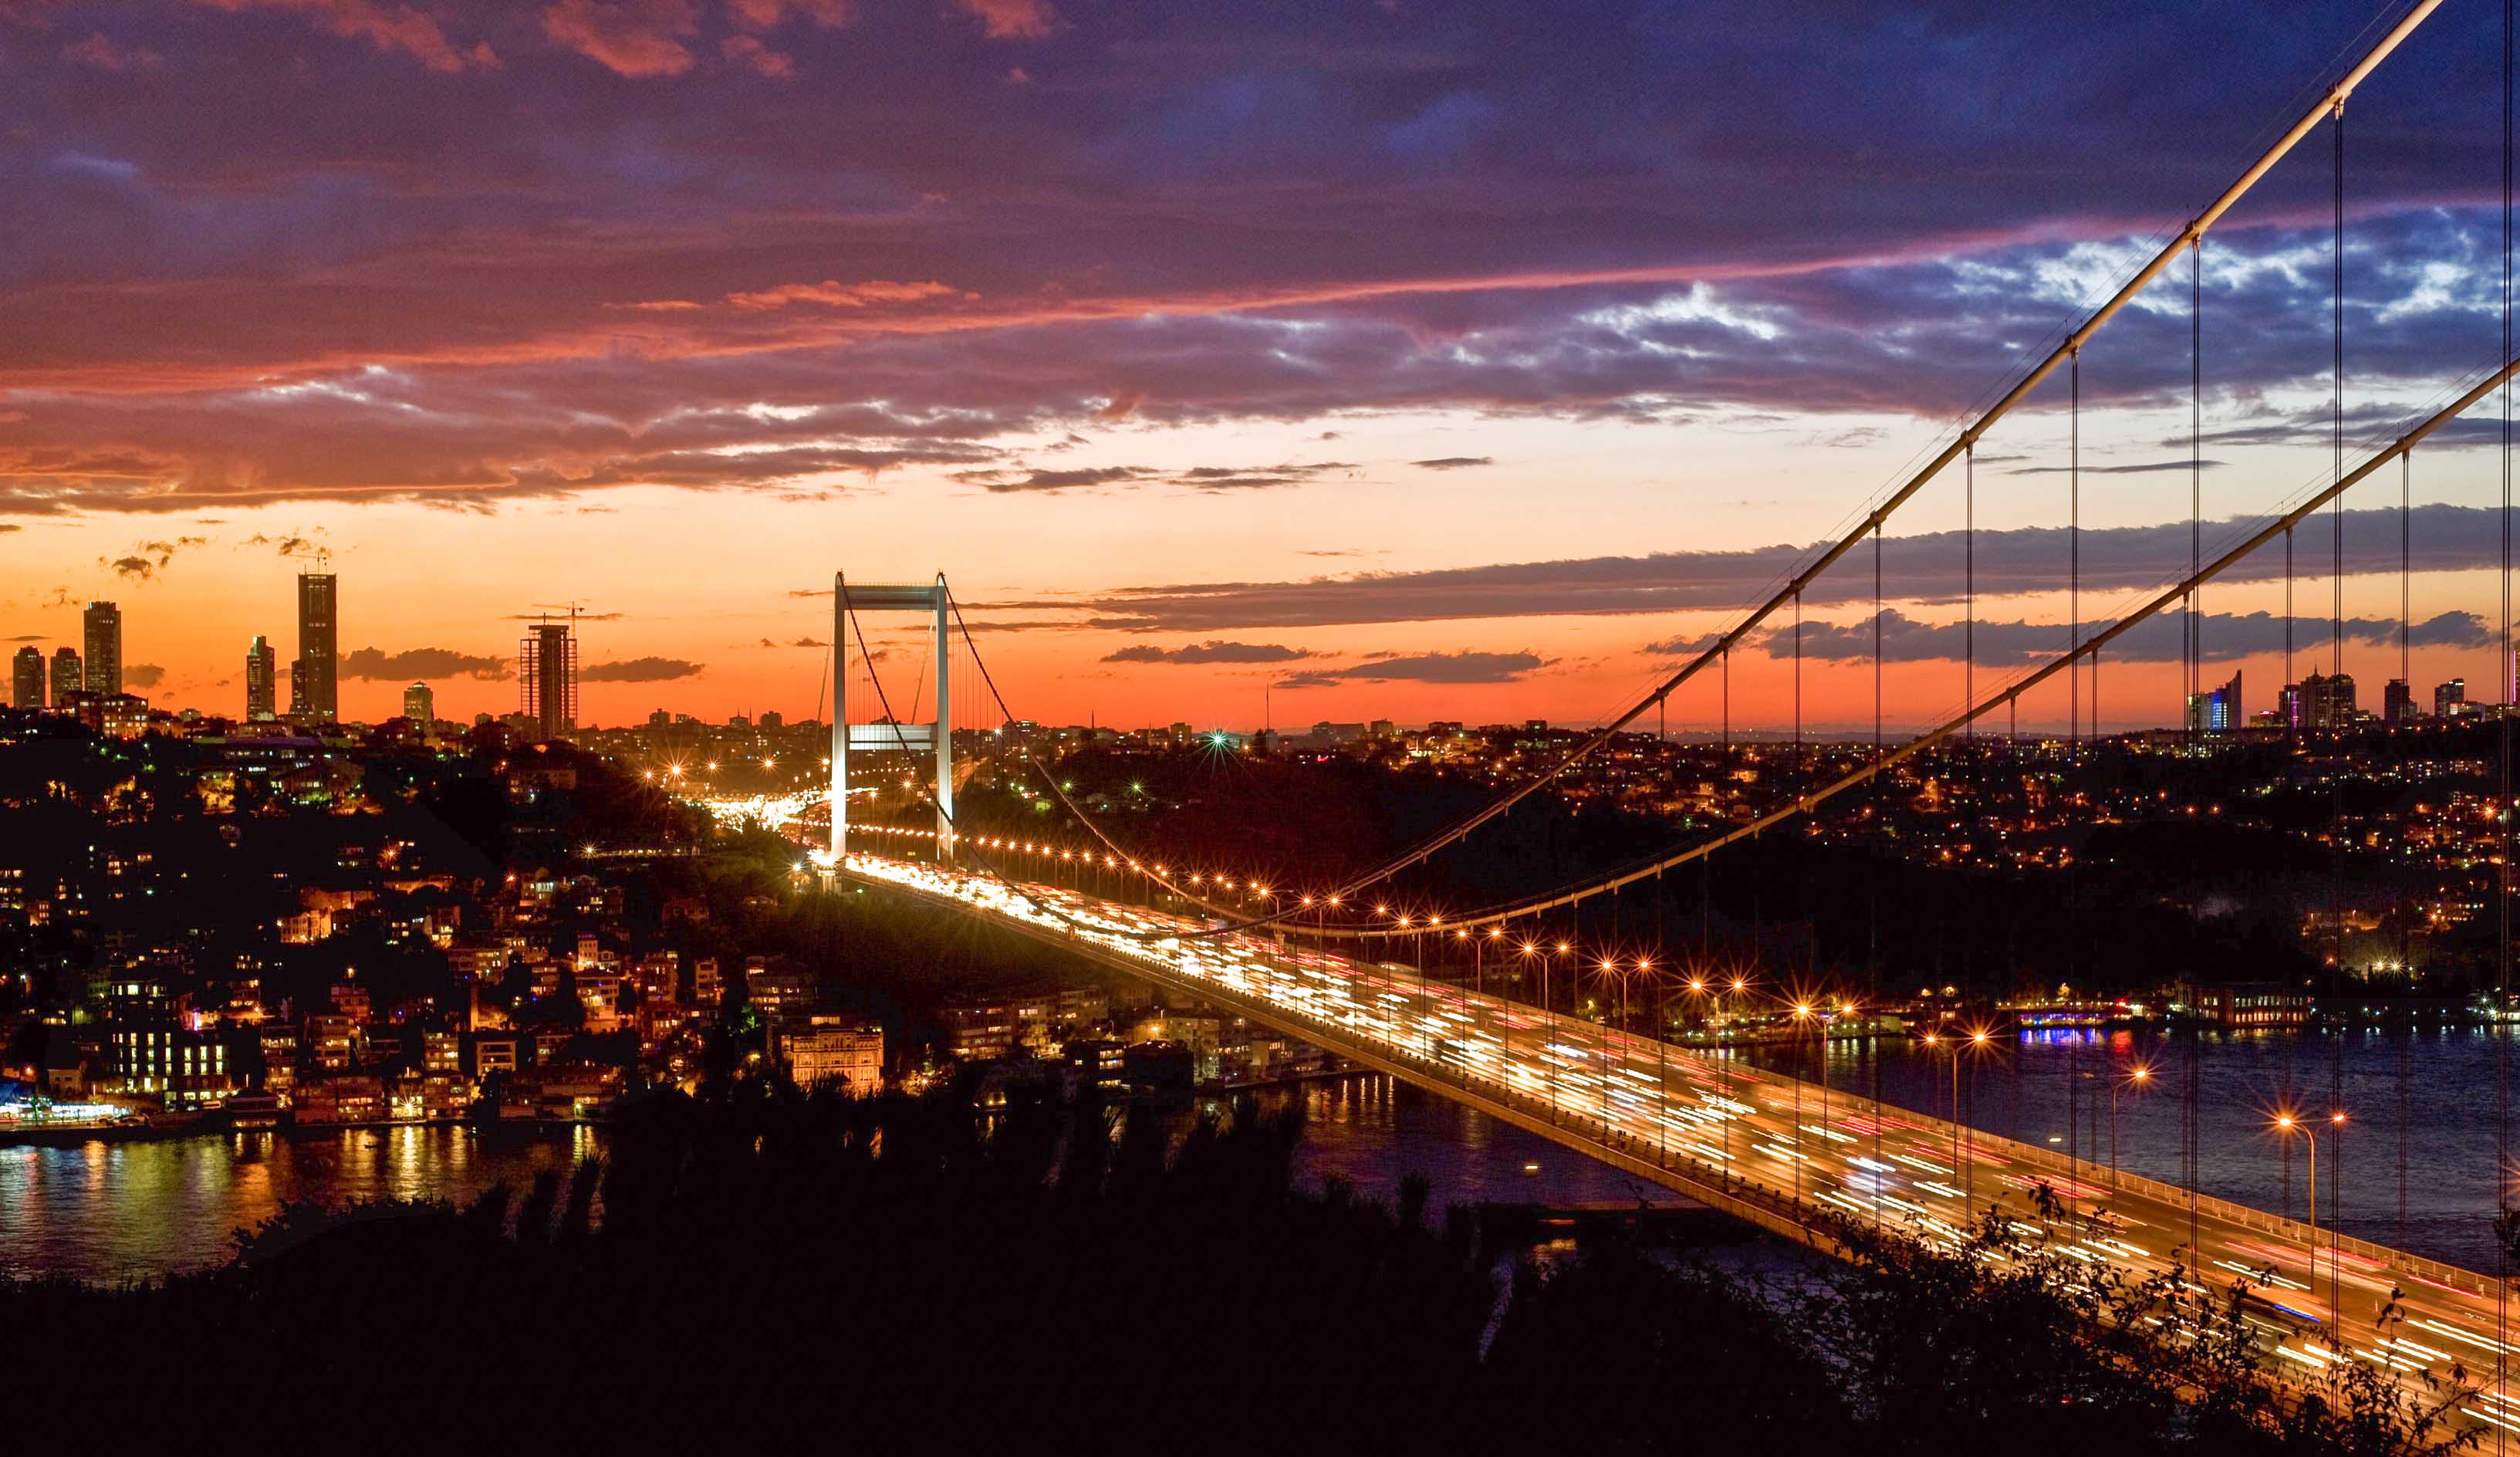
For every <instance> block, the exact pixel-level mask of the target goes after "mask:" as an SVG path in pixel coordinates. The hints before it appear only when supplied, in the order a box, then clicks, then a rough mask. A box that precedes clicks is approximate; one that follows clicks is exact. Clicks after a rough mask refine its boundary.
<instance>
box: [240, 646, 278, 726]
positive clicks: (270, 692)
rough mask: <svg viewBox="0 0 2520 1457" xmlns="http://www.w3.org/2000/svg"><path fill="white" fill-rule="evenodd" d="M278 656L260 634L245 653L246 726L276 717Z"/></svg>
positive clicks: (266, 721)
mask: <svg viewBox="0 0 2520 1457" xmlns="http://www.w3.org/2000/svg"><path fill="white" fill-rule="evenodd" d="M279 691H280V655H279V654H278V653H276V652H274V651H272V647H271V640H270V639H269V638H266V637H264V636H263V635H262V634H261V633H258V632H257V633H255V634H254V635H253V641H252V642H250V643H248V644H247V645H246V650H245V716H246V721H247V722H248V723H269V722H270V721H271V720H273V719H275V718H277V717H279V716H280V698H279Z"/></svg>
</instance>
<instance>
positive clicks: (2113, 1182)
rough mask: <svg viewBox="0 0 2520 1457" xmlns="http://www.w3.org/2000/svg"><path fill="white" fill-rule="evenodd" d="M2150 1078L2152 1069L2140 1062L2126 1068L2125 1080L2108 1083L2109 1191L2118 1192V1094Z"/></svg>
mask: <svg viewBox="0 0 2520 1457" xmlns="http://www.w3.org/2000/svg"><path fill="white" fill-rule="evenodd" d="M2151 1080H2152V1070H2151V1069H2150V1068H2148V1067H2145V1066H2144V1065H2143V1064H2141V1063H2138V1064H2136V1065H2135V1066H2134V1067H2133V1068H2131V1069H2129V1070H2127V1075H2126V1080H2125V1081H2123V1082H2113V1083H2110V1084H2109V1192H2110V1193H2111V1194H2115V1193H2117V1192H2118V1094H2119V1093H2121V1092H2123V1091H2125V1090H2126V1089H2127V1088H2129V1087H2137V1088H2140V1087H2142V1086H2143V1085H2144V1084H2145V1083H2147V1082H2149V1081H2151Z"/></svg>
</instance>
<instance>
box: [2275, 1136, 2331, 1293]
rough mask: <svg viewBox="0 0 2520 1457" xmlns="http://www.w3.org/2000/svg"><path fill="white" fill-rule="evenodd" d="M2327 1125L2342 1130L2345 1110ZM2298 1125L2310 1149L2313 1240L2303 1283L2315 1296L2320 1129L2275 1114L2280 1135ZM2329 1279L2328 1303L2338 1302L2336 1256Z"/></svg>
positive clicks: (2311, 1230) (2316, 1289) (2329, 1270)
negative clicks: (2308, 1276) (2308, 1270)
mask: <svg viewBox="0 0 2520 1457" xmlns="http://www.w3.org/2000/svg"><path fill="white" fill-rule="evenodd" d="M2327 1125H2328V1127H2329V1128H2330V1129H2332V1130H2334V1131H2336V1132H2338V1133H2342V1132H2343V1131H2344V1127H2345V1113H2344V1110H2342V1109H2338V1110H2336V1111H2333V1112H2331V1113H2329V1114H2328V1116H2327ZM2295 1129H2299V1130H2300V1131H2301V1135H2302V1141H2303V1142H2304V1143H2305V1144H2306V1145H2308V1147H2309V1149H2310V1244H2309V1247H2308V1252H2309V1255H2310V1278H2309V1279H2308V1280H2306V1281H2304V1282H2303V1283H2304V1284H2305V1285H2306V1286H2308V1287H2309V1289H2310V1292H2311V1294H2312V1295H2314V1296H2316V1295H2317V1294H2318V1128H2317V1127H2315V1126H2313V1125H2312V1124H2309V1123H2306V1122H2304V1121H2302V1120H2301V1119H2299V1118H2296V1117H2294V1116H2292V1115H2291V1114H2288V1113H2278V1114H2276V1115H2275V1133H2276V1135H2277V1136H2278V1137H2284V1138H2289V1137H2291V1136H2292V1133H2293V1130H2295ZM2327 1283H2328V1296H2327V1298H2328V1303H2329V1305H2331V1306H2333V1305H2334V1304H2335V1303H2336V1284H2337V1271H2336V1268H2335V1261H2333V1260H2330V1261H2329V1262H2328V1276H2327Z"/></svg>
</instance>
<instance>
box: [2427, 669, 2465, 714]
mask: <svg viewBox="0 0 2520 1457" xmlns="http://www.w3.org/2000/svg"><path fill="white" fill-rule="evenodd" d="M2466 711H2467V680H2466V679H2465V678H2453V679H2451V680H2450V681H2449V682H2447V683H2436V684H2434V685H2433V716H2434V717H2435V718H2456V717H2457V716H2458V715H2459V714H2461V713H2464V712H2466Z"/></svg>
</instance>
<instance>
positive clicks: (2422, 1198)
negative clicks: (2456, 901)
mask: <svg viewBox="0 0 2520 1457" xmlns="http://www.w3.org/2000/svg"><path fill="white" fill-rule="evenodd" d="M2190 1045H2191V1044H2189V1043H2187V1042H2186V1041H2184V1040H2183V1039H2166V1038H2161V1037H2158V1036H2153V1035H2149V1034H2138V1033H2133V1032H2123V1031H2119V1032H2099V1031H2048V1032H2034V1033H2025V1034H2023V1035H2022V1036H2021V1037H2020V1038H2018V1039H2017V1040H2012V1041H2008V1042H2003V1043H2000V1044H1994V1045H1991V1046H1990V1047H1989V1048H1987V1049H1985V1050H1984V1051H1982V1052H1979V1053H1975V1054H1963V1056H1962V1058H1961V1062H1960V1089H1959V1095H1960V1112H1961V1115H1962V1118H1963V1121H1965V1122H1967V1123H1968V1124H1970V1125H1971V1126H1973V1127H1977V1128H1982V1129H1985V1130H1987V1131H1989V1132H1993V1133H2001V1134H2003V1135H2004V1136H2006V1137H2009V1138H2014V1139H2018V1140H2019V1141H2021V1142H2024V1143H2033V1144H2044V1145H2047V1146H2048V1147H2049V1148H2053V1149H2055V1150H2057V1151H2058V1152H2072V1153H2074V1154H2076V1155H2077V1156H2079V1157H2081V1158H2083V1159H2086V1160H2089V1161H2091V1166H2092V1168H2093V1172H2094V1174H2095V1175H2105V1173H2106V1171H2107V1169H2108V1166H2109V1158H2110V1141H2111V1131H2112V1116H2111V1109H2110V1090H2111V1089H2112V1088H2115V1089H2117V1090H2118V1091H2117V1097H2116V1112H2115V1120H2114V1129H2115V1135H2116V1148H2117V1160H2118V1165H2119V1167H2121V1168H2123V1169H2124V1170H2126V1171H2128V1172H2130V1173H2139V1174H2145V1175H2148V1176H2150V1177H2152V1178H2156V1179H2162V1180H2166V1181H2169V1182H2172V1183H2183V1182H2184V1180H2183V1177H2182V1170H2181V1166H2180V1164H2181V1159H2180V1152H2181V1149H2182V1148H2183V1138H2182V1132H2181V1124H2182V1121H2183V1118H2182V1115H2183V1108H2184V1104H2185V1098H2186V1087H2187V1057H2188V1048H2189V1046H2190ZM2193 1045H2194V1046H2195V1048H2196V1049H2197V1053H2196V1058H2195V1072H2196V1106H2197V1116H2198V1123H2199V1126H2200V1127H2201V1129H2202V1133H2203V1138H2202V1145H2201V1146H2202V1148H2203V1151H2204V1152H2203V1157H2202V1159H2201V1160H2200V1161H2199V1164H2198V1167H2199V1176H2198V1179H2197V1183H2198V1185H2199V1186H2200V1188H2201V1190H2202V1192H2204V1193H2206V1194H2210V1195H2214V1196H2217V1197H2220V1198H2223V1199H2228V1200H2231V1201H2234V1202H2236V1203H2240V1204H2245V1205H2249V1206H2251V1207H2256V1208H2261V1209H2266V1210H2269V1211H2272V1212H2275V1213H2289V1214H2290V1215H2291V1216H2292V1217H2294V1218H2296V1219H2299V1218H2304V1217H2306V1216H2307V1215H2308V1214H2309V1212H2310V1188H2309V1184H2310V1178H2309V1174H2310V1151H2309V1149H2308V1147H2307V1139H2306V1137H2305V1135H2304V1133H2302V1132H2300V1131H2295V1132H2294V1133H2292V1134H2291V1135H2290V1136H2289V1137H2286V1136H2283V1135H2280V1134H2279V1133H2278V1132H2277V1131H2276V1128H2275V1125H2274V1119H2275V1116H2276V1114H2277V1113H2278V1112H2279V1111H2288V1112H2290V1113H2292V1114H2293V1115H2294V1116H2296V1117H2298V1118H2301V1119H2302V1120H2304V1122H2305V1124H2306V1125H2307V1126H2311V1127H2316V1128H2318V1130H2319V1143H2318V1222H2319V1227H2320V1228H2322V1229H2324V1228H2329V1227H2334V1228H2336V1229H2339V1230H2342V1231H2343V1232H2345V1233H2347V1234H2350V1235H2359V1236H2361V1237H2362V1238H2363V1239H2367V1240H2375V1241H2378V1242H2379V1243H2381V1244H2385V1245H2392V1246H2396V1247H2398V1248H2400V1249H2404V1250H2407V1251H2409V1252H2414V1253H2417V1254H2426V1255H2430V1256H2432V1257H2434V1258H2436V1259H2444V1260H2449V1261H2452V1262H2453V1263H2456V1264H2460V1265H2464V1266H2466V1267H2467V1268H2469V1269H2482V1270H2492V1269H2494V1268H2495V1266H2496V1256H2495V1247H2494V1234H2493V1214H2494V1208H2495V1178H2494V1166H2495V1162H2496V1159H2497V1150H2498V1145H2499V1142H2500V1140H2499V1123H2500V1118H2499V1116H2498V1108H2499V1107H2500V1100H2499V1098H2498V1094H2497V1087H2498V1069H2497V1064H2498V1061H2499V1059H2498V1056H2497V1054H2498V1050H2503V1051H2507V1052H2508V1053H2509V1054H2510V1059H2511V1062H2512V1065H2513V1066H2512V1070H2513V1072H2514V1073H2515V1075H2520V1046H2515V1045H2513V1043H2512V1040H2511V1039H2510V1037H2509V1036H2508V1035H2507V1034H2506V1035H2504V1036H2501V1037H2498V1036H2497V1035H2496V1034H2495V1033H2492V1032H2487V1031H2482V1030H2450V1031H2419V1032H2416V1033H2413V1034H2411V1035H2408V1034H2403V1033H2397V1032H2349V1033H2345V1034H2343V1035H2341V1036H2333V1035H2309V1034H2301V1033H2289V1032H2259V1033H2236V1034H2230V1035H2209V1036H2207V1037H2204V1038H2202V1039H2201V1040H2199V1041H2198V1042H2196V1043H2194V1044H2193ZM1815 1051H1816V1049H1814V1048H1812V1047H1810V1046H1803V1047H1800V1048H1777V1047H1772V1048H1764V1049H1760V1050H1758V1051H1757V1052H1756V1053H1755V1054H1754V1055H1753V1058H1752V1060H1753V1061H1754V1062H1756V1063H1757V1064H1758V1065H1759V1066H1761V1067H1764V1068H1770V1069H1774V1070H1778V1071H1791V1070H1795V1069H1796V1068H1797V1067H1798V1068H1799V1069H1800V1070H1801V1072H1802V1074H1803V1075H1804V1076H1806V1077H1815V1076H1817V1075H1818V1067H1817V1064H1816V1062H1815ZM1878 1061H1879V1071H1880V1078H1881V1097H1882V1100H1883V1101H1884V1102H1886V1103H1891V1104H1896V1105H1901V1106H1905V1107H1909V1108H1914V1109H1919V1110H1922V1111H1924V1112H1928V1113H1933V1114H1937V1115H1941V1116H1950V1113H1951V1105H1952V1065H1951V1061H1950V1058H1949V1055H1948V1054H1947V1053H1946V1052H1944V1051H1942V1050H1938V1049H1932V1048H1928V1047H1925V1046H1923V1045H1922V1044H1918V1043H1913V1042H1909V1041H1905V1040H1900V1039H1892V1040H1888V1041H1885V1042H1883V1043H1882V1044H1881V1046H1880V1052H1879V1060H1878ZM2402 1067H2403V1068H2404V1070H2405V1072H2406V1076H2405V1077H2404V1079H2403V1082H2402V1079H2401V1078H2400V1076H2399V1072H2400V1070H2401V1068H2402ZM2138 1068H2148V1069H2149V1070H2150V1075H2149V1077H2148V1078H2147V1079H2145V1080H2143V1081H2141V1082H2138V1081H2137V1080H2135V1079H2134V1078H2133V1077H2132V1076H2131V1074H2132V1073H2133V1071H2134V1070H2136V1069H2138ZM1873 1070H1874V1055H1873V1052H1872V1051H1871V1049H1870V1048H1869V1047H1868V1046H1867V1045H1866V1044H1862V1043H1856V1042H1842V1043H1837V1044H1833V1045H1832V1046H1831V1047H1830V1049H1829V1054H1828V1080H1829V1083H1830V1085H1832V1086H1834V1087H1841V1088H1846V1089H1849V1090H1852V1091H1858V1092H1863V1093H1867V1094H1868V1093H1869V1092H1870V1091H1871V1078H1872V1076H1873ZM2340 1072H2341V1079H2340ZM2340 1081H2341V1089H2342V1096H2341V1098H2340V1097H2338V1096H2336V1093H2337V1090H2338V1087H2339V1085H2340ZM2402 1086H2403V1087H2404V1089H2405V1098H2404V1100H2403V1103H2402V1100H2401V1097H2400V1089H2401V1087H2402ZM2336 1108H2342V1109H2343V1110H2345V1112H2346V1115H2347V1121H2346V1122H2345V1123H2344V1124H2343V1125H2342V1126H2341V1127H2337V1126H2334V1125H2331V1124H2330V1123H2329V1122H2328V1121H2327V1116H2328V1114H2329V1112H2330V1111H2331V1110H2333V1109H2336ZM2402 1139H2403V1145H2404V1171H2405V1173H2404V1181H2403V1184H2402V1183H2401V1177H2400V1169H2401V1162H2400V1150H2401V1142H2402ZM2402 1194H2403V1202H2402Z"/></svg>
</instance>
